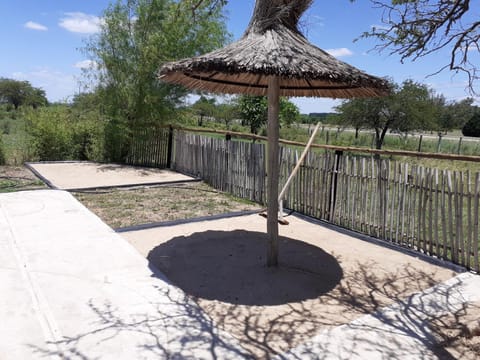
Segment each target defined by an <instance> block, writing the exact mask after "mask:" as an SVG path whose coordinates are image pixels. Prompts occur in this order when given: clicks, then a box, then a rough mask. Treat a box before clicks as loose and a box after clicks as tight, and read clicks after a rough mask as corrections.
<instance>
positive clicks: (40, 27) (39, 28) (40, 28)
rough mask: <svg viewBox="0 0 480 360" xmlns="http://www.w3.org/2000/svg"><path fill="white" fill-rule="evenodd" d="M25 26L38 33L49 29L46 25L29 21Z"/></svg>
mask: <svg viewBox="0 0 480 360" xmlns="http://www.w3.org/2000/svg"><path fill="white" fill-rule="evenodd" d="M23 26H24V27H26V28H27V29H30V30H37V31H47V30H48V28H47V27H46V26H45V25H42V24H39V23H36V22H33V21H27V22H26V23H25V24H24V25H23Z"/></svg>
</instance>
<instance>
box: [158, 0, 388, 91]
mask: <svg viewBox="0 0 480 360" xmlns="http://www.w3.org/2000/svg"><path fill="white" fill-rule="evenodd" d="M311 3H312V0H258V1H257V3H256V6H255V10H254V14H253V18H252V20H251V21H250V24H249V26H248V28H247V30H246V32H245V34H244V35H243V37H242V38H241V39H240V40H238V41H236V42H234V43H232V44H230V45H228V46H226V47H224V48H222V49H219V50H216V51H213V52H210V53H208V54H205V55H201V56H197V57H194V58H190V59H184V60H180V61H177V62H172V63H167V64H165V65H164V66H163V67H162V68H161V69H160V71H159V78H160V79H161V80H162V81H165V82H171V83H176V84H182V85H184V86H186V87H188V88H194V89H198V90H205V91H209V92H217V93H244V94H251V95H266V94H267V88H268V77H270V76H272V75H274V76H278V77H279V78H280V95H282V96H314V97H331V98H351V97H372V96H382V95H385V94H386V93H388V84H387V82H386V81H385V80H384V79H381V78H377V77H374V76H371V75H368V74H366V73H364V72H363V71H360V70H358V69H356V68H355V67H353V66H351V65H348V64H346V63H344V62H342V61H339V60H337V59H336V58H335V57H333V56H331V55H330V54H328V53H327V52H325V51H323V50H321V49H319V48H318V47H316V46H314V45H312V44H310V43H309V42H308V41H307V39H306V38H305V37H304V36H303V35H302V34H301V32H300V31H299V30H298V21H299V19H300V17H301V16H302V14H303V13H304V12H305V10H306V9H307V8H308V7H309V6H310V5H311Z"/></svg>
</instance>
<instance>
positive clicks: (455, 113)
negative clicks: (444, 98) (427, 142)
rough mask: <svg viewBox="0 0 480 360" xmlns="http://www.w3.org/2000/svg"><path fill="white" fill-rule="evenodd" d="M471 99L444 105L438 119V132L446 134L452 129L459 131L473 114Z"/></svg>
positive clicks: (473, 107)
mask: <svg viewBox="0 0 480 360" xmlns="http://www.w3.org/2000/svg"><path fill="white" fill-rule="evenodd" d="M475 109H476V108H475V106H473V99H472V98H467V99H464V100H461V101H459V102H452V103H449V104H447V103H444V106H443V109H442V111H441V113H440V115H439V117H438V121H437V125H438V128H437V130H438V132H444V133H447V132H448V131H450V130H452V129H461V128H462V127H463V126H464V125H465V123H466V122H467V121H468V120H470V118H471V117H472V116H473V115H474V113H475Z"/></svg>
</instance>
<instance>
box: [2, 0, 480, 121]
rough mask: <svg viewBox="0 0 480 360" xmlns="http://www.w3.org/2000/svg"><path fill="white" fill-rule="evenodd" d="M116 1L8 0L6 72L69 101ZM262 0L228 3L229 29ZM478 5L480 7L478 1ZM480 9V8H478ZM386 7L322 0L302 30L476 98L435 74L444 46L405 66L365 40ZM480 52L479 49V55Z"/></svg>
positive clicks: (372, 66)
mask: <svg viewBox="0 0 480 360" xmlns="http://www.w3.org/2000/svg"><path fill="white" fill-rule="evenodd" d="M109 2H110V0H83V1H72V0H1V1H0V13H1V14H2V21H1V22H0V44H1V48H2V51H1V56H0V77H7V78H15V79H19V80H28V81H30V82H31V83H32V85H33V86H36V87H41V88H43V89H44V90H45V91H46V93H47V97H48V98H49V100H51V101H59V100H68V99H69V98H71V96H72V95H73V94H75V93H76V92H78V91H79V86H78V79H80V78H81V68H82V67H84V66H86V65H87V64H88V62H87V61H86V60H87V56H86V55H85V54H83V53H82V52H81V51H80V49H81V48H82V47H83V46H84V44H85V39H87V38H88V37H89V36H92V35H93V34H95V32H96V31H97V30H98V24H99V23H100V21H101V20H100V16H101V14H102V11H103V10H104V9H105V8H106V7H107V6H108V4H109ZM254 3H255V1H254V0H230V1H229V4H228V6H227V8H226V11H227V17H228V22H227V26H228V29H229V31H230V32H231V33H232V34H233V37H234V39H238V38H239V37H240V36H241V35H242V33H243V31H244V29H245V28H246V26H247V24H248V22H249V20H250V16H251V13H252V10H253V6H254ZM472 6H478V3H477V2H475V3H474V5H472ZM473 11H474V13H475V14H476V15H478V13H479V12H480V8H479V9H473ZM380 19H381V13H380V12H379V11H378V10H377V9H373V8H372V7H371V5H370V2H369V1H367V0H357V1H356V2H355V3H353V4H352V3H350V1H349V0H335V1H329V0H316V1H314V3H313V6H312V7H311V9H309V11H308V12H307V13H306V14H305V16H304V18H303V19H302V31H303V32H304V34H305V35H306V37H307V38H308V39H309V40H310V41H311V42H312V43H314V44H315V45H317V46H318V47H320V48H322V49H324V50H327V51H329V52H330V53H332V54H333V55H335V56H337V57H338V58H339V59H341V60H343V61H345V62H348V63H350V64H351V65H353V66H356V67H358V68H360V69H362V70H364V71H366V72H368V73H370V74H372V75H377V76H388V77H391V78H393V79H394V80H395V81H396V82H402V81H404V80H406V79H413V80H415V81H419V82H422V83H426V84H428V85H429V86H430V87H431V88H433V89H434V90H435V91H437V92H438V93H441V94H443V95H444V96H445V97H446V98H447V99H449V100H460V99H463V98H465V97H467V96H469V94H468V92H466V90H465V84H466V78H465V76H463V75H455V76H454V74H452V73H450V72H448V71H444V72H442V73H441V74H440V75H436V76H434V77H428V75H429V74H432V73H433V72H435V71H436V70H438V69H439V68H440V67H441V66H442V65H443V64H444V62H445V61H446V59H448V51H441V52H439V53H437V54H435V55H432V56H430V57H428V58H425V59H421V60H418V61H416V62H407V63H405V64H401V63H400V61H399V58H398V57H396V56H389V55H388V54H387V53H382V54H378V53H377V52H375V51H369V50H371V49H372V48H373V47H374V45H375V43H374V42H373V41H372V40H365V39H361V40H359V41H356V42H354V39H356V38H358V37H359V36H360V34H361V33H362V32H364V31H368V30H369V29H370V28H371V26H375V25H377V26H378V25H379V24H380ZM472 56H475V57H478V54H472ZM292 100H293V101H294V102H295V103H296V104H297V105H298V106H299V107H300V110H301V112H303V113H310V112H325V111H332V108H333V106H335V105H336V104H337V103H338V101H334V100H331V99H318V98H297V99H292Z"/></svg>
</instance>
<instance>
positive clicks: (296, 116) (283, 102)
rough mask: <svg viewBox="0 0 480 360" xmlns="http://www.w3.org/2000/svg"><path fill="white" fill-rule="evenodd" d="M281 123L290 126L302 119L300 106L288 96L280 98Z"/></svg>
mask: <svg viewBox="0 0 480 360" xmlns="http://www.w3.org/2000/svg"><path fill="white" fill-rule="evenodd" d="M279 120H280V123H281V124H283V125H285V126H287V127H290V126H291V125H292V124H293V123H297V122H299V121H300V110H299V109H298V106H297V105H295V104H294V103H292V102H291V101H290V100H288V99H287V98H284V97H281V98H280V111H279Z"/></svg>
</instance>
